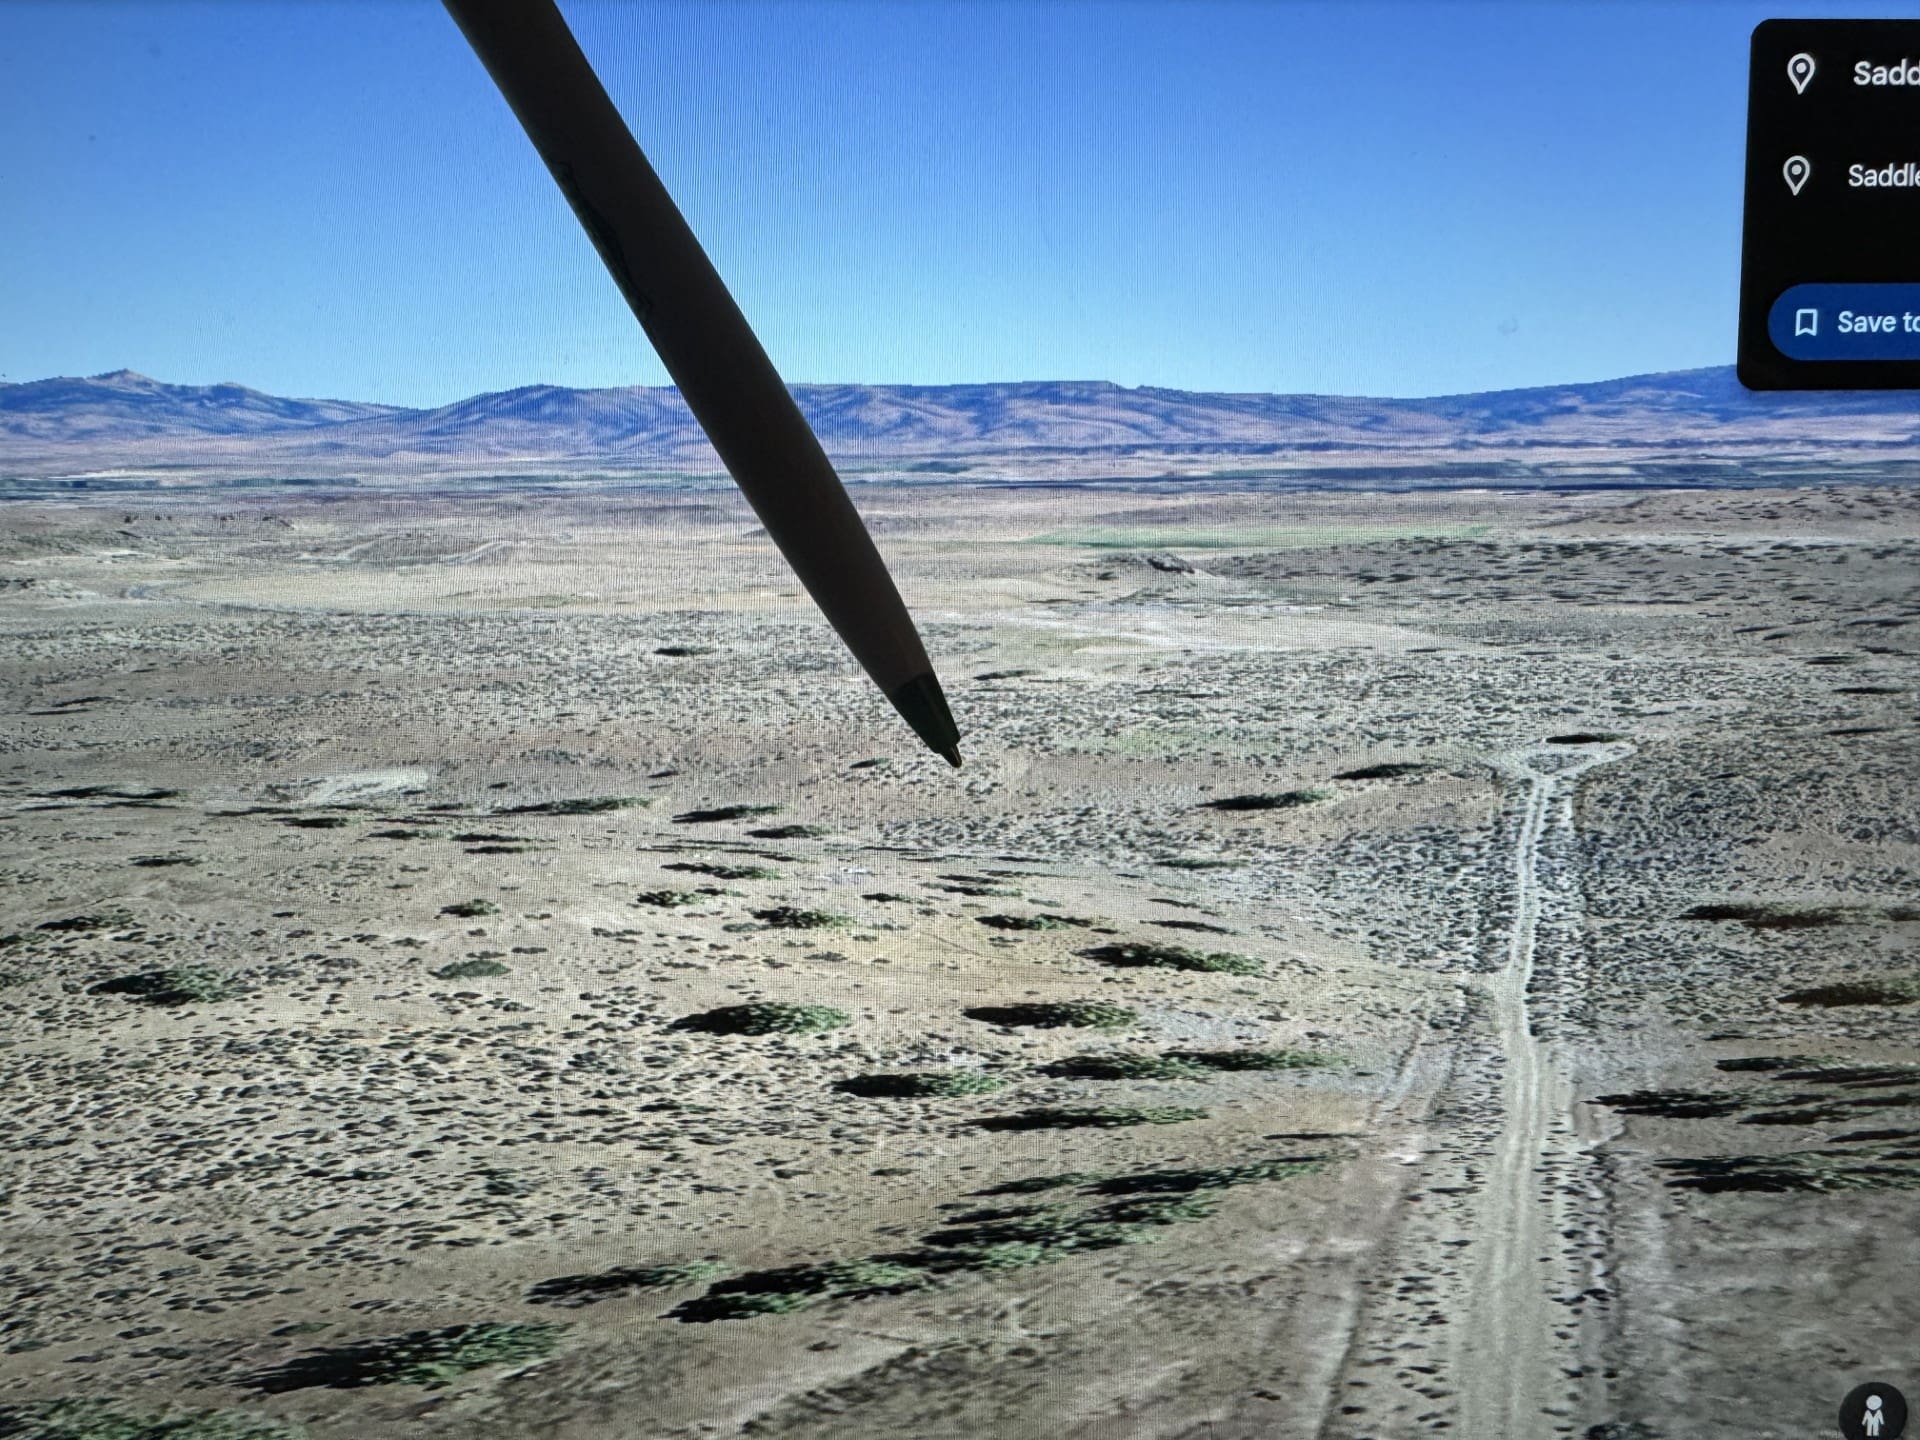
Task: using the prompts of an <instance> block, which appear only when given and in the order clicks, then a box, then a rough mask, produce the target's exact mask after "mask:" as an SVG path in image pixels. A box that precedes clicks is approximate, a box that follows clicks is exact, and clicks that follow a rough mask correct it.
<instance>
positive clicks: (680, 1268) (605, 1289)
mask: <svg viewBox="0 0 1920 1440" xmlns="http://www.w3.org/2000/svg"><path fill="white" fill-rule="evenodd" d="M728 1268H729V1267H728V1266H727V1263H726V1262H725V1261H724V1260H690V1261H687V1262H685V1263H683V1264H678V1265H640V1266H626V1267H622V1268H620V1269H617V1270H602V1271H600V1272H598V1273H597V1274H592V1275H561V1276H558V1277H556V1278H555V1279H552V1280H543V1281H541V1282H540V1283H539V1284H538V1285H536V1286H534V1287H533V1289H532V1290H530V1291H528V1292H527V1301H528V1303H529V1304H533V1305H564V1306H568V1307H570V1308H574V1309H578V1308H579V1307H581V1306H583V1305H591V1304H593V1303H595V1302H596V1301H599V1300H605V1299H607V1298H608V1297H610V1296H613V1295H621V1294H625V1293H627V1292H628V1291H632V1290H672V1289H677V1288H679V1287H680V1286H683V1285H705V1284H707V1283H708V1282H709V1281H713V1280H717V1279H719V1278H720V1277H721V1276H722V1275H725V1274H726V1273H727V1270H728Z"/></svg>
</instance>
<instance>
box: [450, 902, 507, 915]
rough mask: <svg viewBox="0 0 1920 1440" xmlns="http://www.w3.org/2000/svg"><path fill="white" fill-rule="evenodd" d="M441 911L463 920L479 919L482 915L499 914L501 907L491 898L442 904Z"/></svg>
mask: <svg viewBox="0 0 1920 1440" xmlns="http://www.w3.org/2000/svg"><path fill="white" fill-rule="evenodd" d="M440 913H441V914H442V915H454V916H457V917H458V918H460V919H462V920H477V919H479V918H480V917H481V916H482V915H498V914H499V913H500V907H499V906H498V905H496V904H494V903H493V902H492V901H491V900H461V901H459V902H457V903H455V904H452V905H442V906H441V907H440Z"/></svg>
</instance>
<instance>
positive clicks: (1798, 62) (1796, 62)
mask: <svg viewBox="0 0 1920 1440" xmlns="http://www.w3.org/2000/svg"><path fill="white" fill-rule="evenodd" d="M1817 69H1819V66H1817V65H1815V64H1814V63H1813V56H1811V55H1809V54H1807V52H1806V51H1804V50H1802V51H1801V52H1800V53H1799V54H1798V55H1796V56H1794V57H1793V58H1792V59H1791V60H1789V61H1787V78H1788V79H1789V80H1791V81H1792V82H1793V88H1794V89H1795V90H1797V91H1799V92H1800V94H1802V95H1804V94H1806V93H1807V86H1808V85H1809V84H1810V83H1811V82H1812V80H1813V72H1814V71H1815V70H1817Z"/></svg>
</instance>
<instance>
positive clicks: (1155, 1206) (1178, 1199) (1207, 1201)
mask: <svg viewBox="0 0 1920 1440" xmlns="http://www.w3.org/2000/svg"><path fill="white" fill-rule="evenodd" d="M1219 1207H1220V1202H1219V1201H1217V1200H1215V1199H1212V1198H1211V1197H1209V1196H1205V1195H1191V1194H1188V1195H1146V1196H1142V1197H1140V1198H1137V1199H1132V1200H1116V1201H1114V1202H1113V1203H1112V1204H1110V1205H1103V1206H1102V1207H1101V1208H1100V1209H1099V1210H1098V1211H1096V1212H1095V1213H1096V1214H1097V1215H1099V1216H1100V1218H1101V1219H1103V1220H1109V1221H1112V1222H1113V1223H1114V1224H1117V1225H1184V1224H1188V1223H1190V1222H1192V1221H1195V1220H1206V1219H1209V1218H1211V1216H1212V1215H1213V1213H1214V1212H1215V1211H1216V1210H1217V1209H1219Z"/></svg>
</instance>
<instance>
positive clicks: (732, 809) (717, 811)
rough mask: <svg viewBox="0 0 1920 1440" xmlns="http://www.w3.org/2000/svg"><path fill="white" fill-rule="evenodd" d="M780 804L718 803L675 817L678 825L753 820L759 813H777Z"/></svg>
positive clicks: (685, 811) (674, 819)
mask: <svg viewBox="0 0 1920 1440" xmlns="http://www.w3.org/2000/svg"><path fill="white" fill-rule="evenodd" d="M779 811H780V807H779V806H778V805H716V806H714V807H713V808H711V809H708V810H683V811H682V812H681V813H680V814H678V815H676V816H674V817H673V823H674V824H676V825H709V824H713V823H715V822H717V821H721V820H751V819H753V818H754V817H755V816H759V815H776V814H778V813H779Z"/></svg>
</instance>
